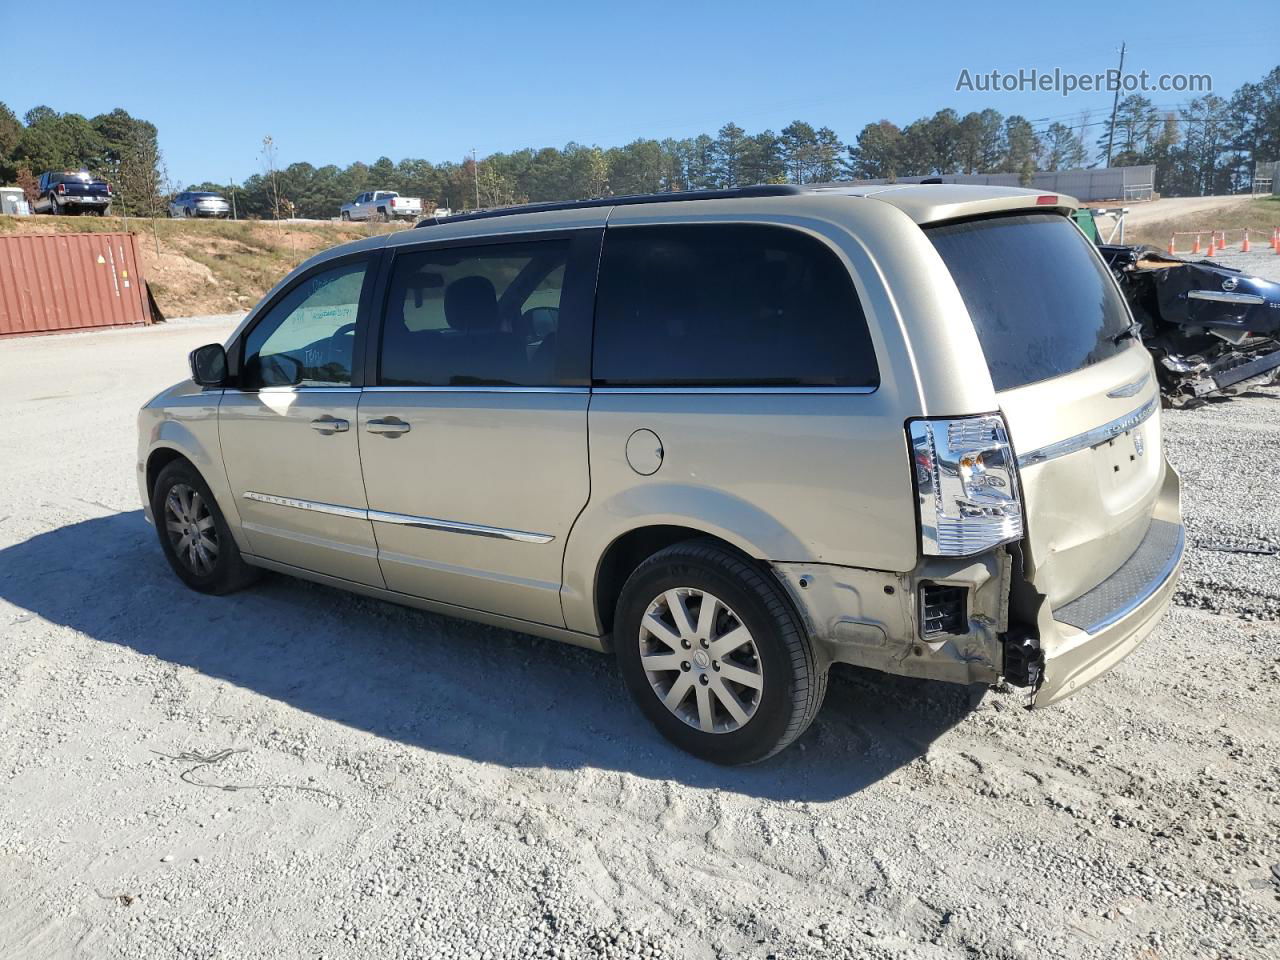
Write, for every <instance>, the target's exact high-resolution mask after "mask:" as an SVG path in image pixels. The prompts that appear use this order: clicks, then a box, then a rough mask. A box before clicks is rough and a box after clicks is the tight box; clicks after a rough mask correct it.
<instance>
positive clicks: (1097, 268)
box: [925, 213, 1165, 608]
mask: <svg viewBox="0 0 1280 960" xmlns="http://www.w3.org/2000/svg"><path fill="white" fill-rule="evenodd" d="M925 232H926V233H927V234H928V236H929V238H930V239H931V240H932V241H933V243H934V246H935V247H936V248H937V250H938V253H939V254H941V256H942V259H943V261H945V263H946V265H947V268H948V269H949V270H950V273H951V276H952V277H953V278H954V280H955V283H956V287H957V288H958V289H959V291H960V295H961V297H962V298H963V300H964V303H965V306H966V307H967V309H968V313H969V316H970V318H971V319H972V321H973V327H974V330H975V332H976V333H977V336H978V340H979V342H980V343H981V346H982V349H983V352H984V353H985V354H986V358H987V364H988V366H989V368H990V371H991V380H992V383H993V384H994V386H995V388H996V392H997V393H996V400H997V403H998V404H999V407H1000V411H1001V412H1002V413H1003V414H1004V417H1005V420H1006V421H1007V422H1008V424H1009V437H1010V440H1011V441H1012V442H1013V447H1014V452H1015V454H1016V455H1017V457H1018V469H1019V478H1020V482H1021V487H1022V495H1023V505H1024V509H1025V511H1026V523H1025V529H1026V544H1027V547H1028V551H1027V552H1028V556H1029V559H1030V566H1031V569H1030V571H1029V573H1030V574H1031V576H1032V582H1033V583H1034V584H1035V585H1036V588H1037V589H1038V590H1039V591H1040V592H1041V593H1043V594H1045V595H1046V596H1047V597H1048V598H1049V601H1050V604H1051V606H1053V607H1054V608H1057V607H1059V606H1061V605H1062V604H1065V603H1066V602H1068V601H1070V600H1073V599H1074V598H1076V597H1078V596H1080V595H1081V594H1083V593H1085V592H1086V591H1088V590H1089V589H1091V588H1092V587H1094V586H1096V585H1097V584H1098V583H1100V582H1101V581H1103V580H1105V579H1106V578H1107V577H1108V576H1110V575H1111V574H1112V573H1114V572H1115V571H1116V570H1117V569H1119V567H1120V566H1121V565H1122V564H1123V563H1124V562H1125V561H1126V560H1127V559H1128V558H1129V557H1130V556H1131V555H1132V554H1133V552H1134V550H1136V549H1137V547H1138V544H1139V543H1140V542H1141V540H1142V538H1143V536H1144V535H1145V534H1146V532H1147V529H1148V527H1149V526H1150V522H1151V517H1152V514H1153V511H1154V509H1155V506H1156V501H1157V499H1158V496H1159V493H1160V489H1161V486H1162V485H1163V482H1164V473H1165V467H1164V456H1163V453H1162V451H1161V444H1160V413H1159V396H1158V393H1157V385H1156V380H1155V377H1154V376H1153V375H1152V374H1153V371H1152V366H1151V358H1150V356H1149V355H1148V354H1147V351H1146V349H1145V348H1144V347H1143V346H1142V344H1141V343H1139V342H1138V341H1136V340H1135V339H1133V338H1131V337H1126V336H1123V334H1125V332H1126V331H1127V330H1128V329H1129V323H1130V314H1129V310H1128V307H1127V305H1126V304H1125V302H1124V299H1123V296H1122V295H1121V293H1120V291H1119V289H1118V288H1117V286H1116V283H1115V280H1114V279H1113V278H1112V277H1111V275H1110V272H1109V271H1108V270H1107V268H1106V266H1105V265H1104V264H1103V263H1102V261H1101V259H1100V258H1099V257H1098V255H1097V253H1096V252H1095V251H1094V250H1093V249H1092V244H1090V243H1089V241H1088V240H1086V239H1085V237H1084V236H1083V235H1082V234H1081V233H1080V231H1079V230H1078V229H1077V228H1076V227H1075V225H1074V224H1072V223H1071V221H1070V220H1068V219H1067V218H1066V217H1064V216H1061V215H1058V214H1048V213H1027V214H1021V215H1016V216H1001V217H986V218H982V219H975V220H967V221H958V222H954V223H948V224H943V225H940V226H937V227H930V228H926V231H925Z"/></svg>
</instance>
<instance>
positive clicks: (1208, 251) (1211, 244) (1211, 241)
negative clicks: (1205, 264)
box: [1204, 233, 1218, 257]
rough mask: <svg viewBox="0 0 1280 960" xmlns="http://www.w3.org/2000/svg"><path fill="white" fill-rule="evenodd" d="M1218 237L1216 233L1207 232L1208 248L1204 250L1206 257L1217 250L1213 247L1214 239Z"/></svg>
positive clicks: (1212, 254)
mask: <svg viewBox="0 0 1280 960" xmlns="http://www.w3.org/2000/svg"><path fill="white" fill-rule="evenodd" d="M1217 239H1218V237H1217V234H1213V233H1211V234H1209V249H1208V250H1206V251H1205V254H1204V255H1205V256H1206V257H1212V256H1214V255H1215V254H1216V253H1217V252H1218V251H1217V250H1215V249H1214V248H1213V244H1214V241H1216V240H1217Z"/></svg>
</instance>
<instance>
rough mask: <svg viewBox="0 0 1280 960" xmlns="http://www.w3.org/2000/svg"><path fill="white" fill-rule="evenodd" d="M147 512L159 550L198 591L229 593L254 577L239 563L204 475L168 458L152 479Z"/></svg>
mask: <svg viewBox="0 0 1280 960" xmlns="http://www.w3.org/2000/svg"><path fill="white" fill-rule="evenodd" d="M151 514H152V517H153V518H154V519H155V525H156V533H157V535H158V536H159V537H160V548H161V549H162V550H163V551H164V556H165V559H166V560H168V561H169V566H170V567H172V568H173V572H174V573H176V574H177V575H178V579H180V580H181V581H182V582H183V583H185V584H186V585H187V586H188V587H190V588H191V589H192V590H198V591H199V592H200V593H213V594H223V593H231V592H233V591H235V590H239V589H241V588H242V587H246V586H248V585H249V584H250V583H252V582H253V581H254V580H256V579H257V578H258V570H257V568H256V567H251V566H249V565H248V564H247V563H245V562H244V558H243V557H241V555H240V550H239V548H238V547H237V546H236V541H235V538H234V537H233V536H232V535H231V528H230V527H229V526H227V521H226V518H224V517H223V515H222V511H221V510H220V509H218V504H217V501H216V500H214V498H213V493H212V492H211V491H210V490H209V485H208V484H207V483H205V482H204V477H202V476H200V472H199V471H198V470H196V468H195V467H193V466H192V465H191V464H190V463H188V462H187V461H186V460H174V461H173V462H172V463H170V464H169V465H168V466H166V467H165V468H164V469H163V470H161V471H160V475H159V476H158V477H156V483H155V487H154V488H152V491H151Z"/></svg>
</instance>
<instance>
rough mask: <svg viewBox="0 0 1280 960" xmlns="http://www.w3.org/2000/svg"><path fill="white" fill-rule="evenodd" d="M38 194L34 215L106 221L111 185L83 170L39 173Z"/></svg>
mask: <svg viewBox="0 0 1280 960" xmlns="http://www.w3.org/2000/svg"><path fill="white" fill-rule="evenodd" d="M39 191H40V196H39V197H37V198H36V202H35V205H34V206H33V208H32V209H33V210H34V211H35V212H36V213H50V214H77V213H96V214H97V215H98V216H100V217H105V216H106V215H107V214H108V213H110V212H111V199H112V197H111V184H109V183H107V181H105V180H99V179H98V178H96V177H94V176H93V175H91V174H90V173H89V172H88V171H86V170H81V171H79V172H66V171H63V172H62V173H53V172H49V173H42V174H40V184H39Z"/></svg>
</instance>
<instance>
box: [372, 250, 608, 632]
mask: <svg viewBox="0 0 1280 960" xmlns="http://www.w3.org/2000/svg"><path fill="white" fill-rule="evenodd" d="M599 238H600V231H599V230H596V229H592V230H582V231H577V232H576V233H567V234H562V235H558V236H554V237H546V236H543V237H542V238H540V239H537V240H520V239H508V240H506V241H502V242H489V243H485V242H483V241H471V242H470V244H471V245H467V246H456V245H455V246H443V247H442V246H439V245H437V246H433V247H427V248H418V249H413V250H401V251H398V252H397V254H396V258H395V261H394V264H393V266H392V269H391V272H390V277H389V280H388V287H387V296H386V305H385V314H384V330H383V335H382V339H381V346H380V348H379V351H378V354H379V356H378V366H379V378H378V381H377V385H375V386H371V387H370V386H367V387H366V388H365V391H364V395H363V397H362V399H361V402H360V450H361V461H362V463H363V466H364V481H365V490H366V492H367V494H368V498H369V517H370V519H371V520H372V521H373V526H374V531H375V533H376V535H377V540H378V556H379V559H380V561H381V565H382V573H383V576H384V577H385V578H386V582H387V586H388V587H389V588H390V589H392V590H397V591H400V592H402V593H408V594H413V595H415V596H420V597H425V598H428V599H433V600H437V601H442V602H446V603H452V604H456V605H459V606H463V607H470V608H473V609H479V610H484V611H488V612H491V613H498V614H502V615H505V616H510V617H517V618H520V619H523V620H530V621H534V622H537V623H545V624H551V625H557V626H558V625H563V623H564V619H563V615H562V613H561V610H560V596H559V594H560V583H561V562H562V559H563V557H564V546H565V541H566V540H567V538H568V535H569V530H570V528H571V527H572V525H573V522H574V520H575V519H576V518H577V516H578V513H579V512H580V511H581V510H582V508H583V506H584V505H585V504H586V501H587V495H588V488H589V474H588V468H587V403H588V401H589V399H590V393H589V389H588V381H587V375H588V369H587V364H588V356H589V350H590V337H589V330H590V298H591V290H592V286H593V277H594V265H595V260H596V257H597V255H598V250H599Z"/></svg>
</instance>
